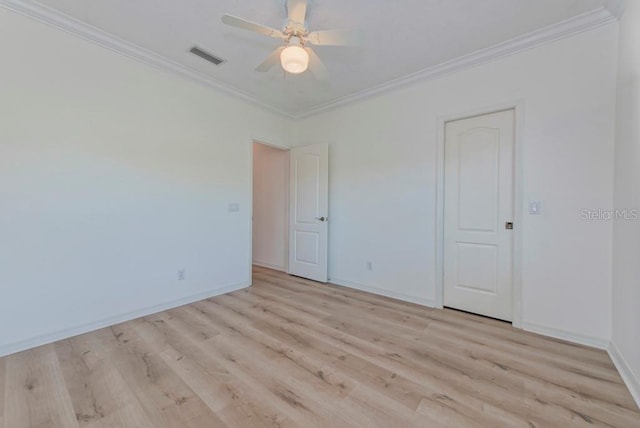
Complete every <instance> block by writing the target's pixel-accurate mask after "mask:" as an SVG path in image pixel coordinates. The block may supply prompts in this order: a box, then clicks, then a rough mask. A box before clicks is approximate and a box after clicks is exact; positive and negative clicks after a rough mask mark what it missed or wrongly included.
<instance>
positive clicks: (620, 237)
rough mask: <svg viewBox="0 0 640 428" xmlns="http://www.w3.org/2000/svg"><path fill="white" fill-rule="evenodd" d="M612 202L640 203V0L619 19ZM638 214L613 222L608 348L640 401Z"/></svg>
mask: <svg viewBox="0 0 640 428" xmlns="http://www.w3.org/2000/svg"><path fill="white" fill-rule="evenodd" d="M618 67H619V69H618V103H617V110H616V111H617V124H616V125H617V126H616V149H615V208H616V209H618V210H624V209H627V210H633V209H636V210H637V209H640V170H639V167H640V2H638V1H628V2H626V10H625V12H624V15H623V16H622V19H621V20H620V40H619V57H618ZM639 242H640V220H636V221H625V220H622V219H619V220H617V221H616V222H615V226H614V245H613V251H614V257H613V333H612V336H613V337H612V342H613V346H612V351H613V352H612V354H613V356H614V359H615V358H617V359H618V360H617V361H616V363H617V365H618V368H619V369H620V372H621V373H622V374H623V376H624V377H625V380H626V381H627V385H629V387H630V389H631V390H632V393H634V396H635V399H636V401H637V402H638V403H639V405H640V264H639V263H638V261H639V260H640V244H639Z"/></svg>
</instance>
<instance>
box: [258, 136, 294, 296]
mask: <svg viewBox="0 0 640 428" xmlns="http://www.w3.org/2000/svg"><path fill="white" fill-rule="evenodd" d="M254 144H262V145H263V146H268V147H273V148H274V149H278V150H282V151H285V152H289V151H290V150H291V147H289V146H286V145H284V144H277V143H270V142H266V141H265V140H263V139H261V138H254V137H252V138H250V139H249V144H248V146H249V203H248V204H247V205H248V207H249V285H252V283H253V274H252V272H253V145H254ZM285 193H286V199H285V201H286V202H285V205H286V212H285V219H284V220H285V222H286V225H287V227H285V231H284V239H285V241H284V242H285V244H286V255H285V262H284V264H285V266H284V268H285V270H284V272H285V273H289V203H290V202H289V162H287V188H286V192H285Z"/></svg>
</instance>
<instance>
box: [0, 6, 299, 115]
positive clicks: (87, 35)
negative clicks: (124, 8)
mask: <svg viewBox="0 0 640 428" xmlns="http://www.w3.org/2000/svg"><path fill="white" fill-rule="evenodd" d="M0 7H3V8H5V9H9V10H11V11H13V12H16V13H18V14H20V15H23V16H26V17H29V18H31V19H34V20H36V21H39V22H42V23H43V24H46V25H49V26H51V27H54V28H57V29H59V30H62V31H64V32H66V33H69V34H72V35H74V36H77V37H79V38H81V39H84V40H87V41H89V42H92V43H95V44H97V45H100V46H102V47H105V48H107V49H110V50H112V51H114V52H117V53H119V54H122V55H124V56H126V57H129V58H132V59H135V60H138V61H141V62H143V63H146V64H148V65H151V66H153V67H155V68H158V69H161V70H164V71H168V72H171V73H173V74H177V75H179V76H181V77H183V78H186V79H188V80H191V81H194V82H196V83H199V84H202V85H205V86H208V87H210V88H213V89H216V90H218V91H221V92H223V93H225V94H227V95H231V96H233V97H236V98H239V99H242V100H244V101H248V102H250V103H252V104H255V105H257V106H259V107H261V108H264V109H266V110H269V111H271V112H273V113H276V114H279V115H281V116H284V117H286V118H289V119H292V118H293V116H292V115H291V114H289V113H287V112H285V111H284V110H280V109H278V108H276V107H274V106H272V105H269V104H267V103H264V102H262V101H260V100H259V99H257V98H255V97H253V96H251V95H249V94H247V93H246V92H244V91H242V90H241V89H238V88H236V87H233V86H231V85H228V84H225V83H222V82H219V81H217V80H215V79H213V78H211V77H209V76H206V75H204V74H202V73H200V72H198V71H196V70H193V69H191V68H189V67H185V66H184V65H182V64H180V63H178V62H176V61H173V60H171V59H169V58H166V57H164V56H162V55H158V54H157V53H155V52H153V51H150V50H148V49H145V48H143V47H141V46H138V45H136V44H134V43H131V42H128V41H126V40H124V39H121V38H119V37H117V36H115V35H113V34H111V33H108V32H106V31H103V30H101V29H99V28H97V27H94V26H93V25H90V24H87V23H85V22H83V21H81V20H79V19H76V18H73V17H71V16H69V15H67V14H64V13H62V12H59V11H57V10H55V9H53V8H50V7H48V6H45V5H42V4H40V3H37V2H35V1H31V0H0Z"/></svg>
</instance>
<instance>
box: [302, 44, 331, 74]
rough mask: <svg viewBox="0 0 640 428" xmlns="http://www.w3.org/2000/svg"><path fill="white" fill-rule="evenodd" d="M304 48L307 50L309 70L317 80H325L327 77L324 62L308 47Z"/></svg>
mask: <svg viewBox="0 0 640 428" xmlns="http://www.w3.org/2000/svg"><path fill="white" fill-rule="evenodd" d="M305 50H306V51H307V52H309V70H310V71H311V73H312V74H313V75H314V76H315V77H316V79H318V80H326V79H327V67H325V65H324V63H323V62H322V60H321V59H320V57H318V55H316V53H315V52H314V51H313V49H311V48H310V47H306V48H305Z"/></svg>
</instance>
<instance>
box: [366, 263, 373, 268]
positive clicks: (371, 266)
mask: <svg viewBox="0 0 640 428" xmlns="http://www.w3.org/2000/svg"><path fill="white" fill-rule="evenodd" d="M367 270H373V263H371V262H367Z"/></svg>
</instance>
